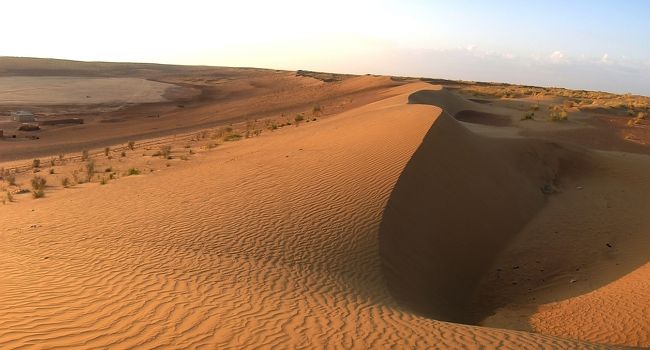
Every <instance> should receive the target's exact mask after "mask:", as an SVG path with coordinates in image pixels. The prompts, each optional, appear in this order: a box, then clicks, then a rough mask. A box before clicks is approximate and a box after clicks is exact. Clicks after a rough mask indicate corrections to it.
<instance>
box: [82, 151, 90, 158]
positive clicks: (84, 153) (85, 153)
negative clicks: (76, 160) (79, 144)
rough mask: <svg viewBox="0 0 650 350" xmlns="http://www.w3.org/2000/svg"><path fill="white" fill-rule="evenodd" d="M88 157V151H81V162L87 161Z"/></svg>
mask: <svg viewBox="0 0 650 350" xmlns="http://www.w3.org/2000/svg"><path fill="white" fill-rule="evenodd" d="M88 157H89V155H88V150H87V149H85V150H83V151H81V160H87V159H88Z"/></svg>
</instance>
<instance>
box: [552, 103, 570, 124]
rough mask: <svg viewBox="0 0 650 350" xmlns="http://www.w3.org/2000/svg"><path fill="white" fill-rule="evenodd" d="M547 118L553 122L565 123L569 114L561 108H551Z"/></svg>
mask: <svg viewBox="0 0 650 350" xmlns="http://www.w3.org/2000/svg"><path fill="white" fill-rule="evenodd" d="M549 109H550V110H551V111H550V113H549V118H550V119H551V121H553V122H559V121H566V120H568V119H569V114H568V113H567V111H565V110H564V109H563V108H562V107H561V106H551V107H549Z"/></svg>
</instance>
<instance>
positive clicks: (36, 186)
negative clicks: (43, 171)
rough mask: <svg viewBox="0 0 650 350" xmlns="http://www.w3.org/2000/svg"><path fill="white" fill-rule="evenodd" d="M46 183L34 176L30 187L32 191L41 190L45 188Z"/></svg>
mask: <svg viewBox="0 0 650 350" xmlns="http://www.w3.org/2000/svg"><path fill="white" fill-rule="evenodd" d="M46 183H47V180H46V179H45V178H44V177H42V176H38V175H36V176H34V177H33V178H32V180H31V185H32V189H33V190H42V189H43V188H45V184H46Z"/></svg>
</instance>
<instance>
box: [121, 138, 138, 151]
mask: <svg viewBox="0 0 650 350" xmlns="http://www.w3.org/2000/svg"><path fill="white" fill-rule="evenodd" d="M127 147H129V149H130V150H131V151H133V150H134V149H135V141H129V143H128V144H127ZM122 153H124V152H122Z"/></svg>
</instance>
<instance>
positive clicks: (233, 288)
mask: <svg viewBox="0 0 650 350" xmlns="http://www.w3.org/2000/svg"><path fill="white" fill-rule="evenodd" d="M649 106H650V98H648V97H644V96H635V95H617V94H610V93H604V92H592V91H574V90H567V89H561V88H543V87H534V86H517V85H507V84H497V83H479V82H466V81H448V80H436V79H427V78H408V77H390V76H373V75H361V76H356V75H343V74H335V73H318V72H310V71H281V70H268V69H256V68H227V67H208V66H171V65H158V64H135V63H133V64H132V63H100V62H76V61H63V60H51V59H30V58H12V57H0V130H2V133H1V135H2V136H1V137H0V177H1V180H0V201H1V203H0V266H1V267H2V271H1V272H2V273H0V348H2V349H133V348H147V349H153V348H156V349H163V348H165V349H188V348H202V349H241V348H252V349H257V348H279V349H287V348H292V349H293V348H301V349H312V348H350V349H368V348H378V349H386V348H422V349H429V348H441V349H460V348H468V349H475V348H505V349H538V348H557V349H567V348H571V349H592V348H593V349H606V348H638V347H650V220H649V219H648V217H647V216H646V215H648V213H650V200H648V198H650V177H649V174H650V148H649V145H650V132H649V130H650V123H649V120H648V107H649ZM18 111H24V112H27V113H32V114H33V115H34V116H35V120H31V121H21V120H16V119H17V118H15V117H16V115H17V114H16V112H18ZM21 129H22V130H21Z"/></svg>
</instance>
